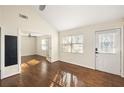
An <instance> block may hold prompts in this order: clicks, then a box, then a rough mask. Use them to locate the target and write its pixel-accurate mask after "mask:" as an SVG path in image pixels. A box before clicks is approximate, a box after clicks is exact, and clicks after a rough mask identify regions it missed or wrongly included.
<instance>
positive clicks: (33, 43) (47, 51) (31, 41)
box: [20, 33, 51, 72]
mask: <svg viewBox="0 0 124 93" xmlns="http://www.w3.org/2000/svg"><path fill="white" fill-rule="evenodd" d="M43 60H44V61H43ZM46 61H47V62H50V61H51V38H50V36H49V35H40V34H34V33H33V34H32V33H23V34H21V64H20V65H21V66H20V67H21V72H25V69H28V68H35V67H36V66H41V64H47V63H46ZM28 70H29V69H28ZM35 70H37V68H35ZM37 72H39V71H37Z"/></svg>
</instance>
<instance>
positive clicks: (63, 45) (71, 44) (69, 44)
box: [62, 34, 84, 54]
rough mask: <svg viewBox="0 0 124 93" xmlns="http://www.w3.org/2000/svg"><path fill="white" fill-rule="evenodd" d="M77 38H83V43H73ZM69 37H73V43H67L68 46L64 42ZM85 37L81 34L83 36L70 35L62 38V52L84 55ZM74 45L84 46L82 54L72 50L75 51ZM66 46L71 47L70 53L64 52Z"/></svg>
mask: <svg viewBox="0 0 124 93" xmlns="http://www.w3.org/2000/svg"><path fill="white" fill-rule="evenodd" d="M76 36H81V37H82V43H73V42H72V37H76ZM67 37H71V42H70V43H67V44H64V43H63V40H64V39H65V38H67ZM83 41H84V40H83V35H82V34H81V35H68V36H64V37H63V38H62V51H63V52H65V53H74V54H83V53H84V45H83ZM74 45H81V46H82V52H73V51H72V50H73V46H74ZM65 46H70V48H71V49H70V52H68V51H65V50H64V47H65Z"/></svg>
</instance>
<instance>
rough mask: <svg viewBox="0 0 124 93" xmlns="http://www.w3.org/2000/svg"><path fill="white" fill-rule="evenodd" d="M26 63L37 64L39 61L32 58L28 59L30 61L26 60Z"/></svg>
mask: <svg viewBox="0 0 124 93" xmlns="http://www.w3.org/2000/svg"><path fill="white" fill-rule="evenodd" d="M26 63H27V64H29V65H32V66H34V65H37V64H39V63H40V61H38V60H36V59H32V60H30V61H28V62H26Z"/></svg>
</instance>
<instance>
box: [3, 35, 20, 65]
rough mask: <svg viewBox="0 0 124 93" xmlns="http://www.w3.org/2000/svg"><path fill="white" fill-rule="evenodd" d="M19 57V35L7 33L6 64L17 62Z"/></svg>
mask: <svg viewBox="0 0 124 93" xmlns="http://www.w3.org/2000/svg"><path fill="white" fill-rule="evenodd" d="M17 57H18V56H17V36H10V35H5V66H11V65H15V64H17V63H18V62H17V61H18V58H17Z"/></svg>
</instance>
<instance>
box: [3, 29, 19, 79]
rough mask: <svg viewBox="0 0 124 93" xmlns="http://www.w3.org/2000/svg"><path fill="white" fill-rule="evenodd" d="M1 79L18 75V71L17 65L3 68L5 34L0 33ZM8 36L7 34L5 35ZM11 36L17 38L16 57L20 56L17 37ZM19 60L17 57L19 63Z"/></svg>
mask: <svg viewBox="0 0 124 93" xmlns="http://www.w3.org/2000/svg"><path fill="white" fill-rule="evenodd" d="M1 32H2V33H1V49H2V50H1V79H3V78H6V77H9V76H12V75H15V74H18V73H19V69H18V64H16V65H12V66H8V67H5V32H4V31H1ZM7 35H8V34H7ZM10 35H11V36H17V39H18V40H17V49H18V50H17V51H18V55H20V47H19V41H20V40H19V35H12V34H10ZM20 61H21V59H20V57H19V56H18V62H20Z"/></svg>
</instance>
